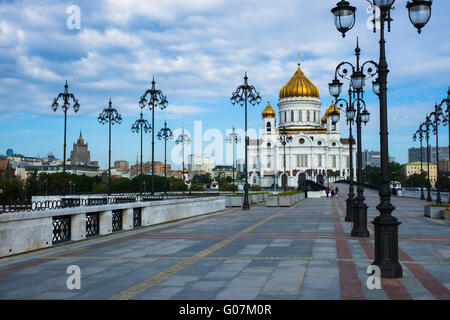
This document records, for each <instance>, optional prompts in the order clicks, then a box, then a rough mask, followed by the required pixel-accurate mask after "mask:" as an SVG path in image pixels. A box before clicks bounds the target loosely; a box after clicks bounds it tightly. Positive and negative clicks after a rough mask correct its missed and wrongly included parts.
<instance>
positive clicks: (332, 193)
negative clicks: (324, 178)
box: [331, 188, 334, 198]
mask: <svg viewBox="0 0 450 320" xmlns="http://www.w3.org/2000/svg"><path fill="white" fill-rule="evenodd" d="M331 197H332V198H334V189H333V188H331Z"/></svg>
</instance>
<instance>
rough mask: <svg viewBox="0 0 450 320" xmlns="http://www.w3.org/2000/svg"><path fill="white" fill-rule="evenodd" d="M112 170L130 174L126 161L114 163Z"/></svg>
mask: <svg viewBox="0 0 450 320" xmlns="http://www.w3.org/2000/svg"><path fill="white" fill-rule="evenodd" d="M114 169H116V170H118V171H122V172H123V173H128V172H130V164H129V163H128V161H124V160H118V161H114Z"/></svg>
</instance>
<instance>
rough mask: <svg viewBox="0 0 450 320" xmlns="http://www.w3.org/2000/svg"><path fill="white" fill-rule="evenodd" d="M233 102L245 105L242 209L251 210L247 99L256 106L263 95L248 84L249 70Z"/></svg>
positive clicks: (232, 98) (233, 97) (232, 97)
mask: <svg viewBox="0 0 450 320" xmlns="http://www.w3.org/2000/svg"><path fill="white" fill-rule="evenodd" d="M230 101H231V103H232V104H233V105H235V104H239V105H240V106H241V107H242V106H245V168H244V173H245V186H244V204H243V206H242V209H244V210H249V209H250V203H249V201H248V191H249V189H250V187H249V185H248V161H247V155H248V153H247V147H248V142H249V138H248V136H247V101H248V102H250V104H251V105H253V106H255V105H257V104H259V103H260V102H261V96H260V95H259V92H258V91H256V89H255V87H254V86H250V85H249V84H248V77H247V72H246V73H245V76H244V84H243V85H241V86H239V87H237V89H236V91H235V92H233V95H232V96H231V99H230Z"/></svg>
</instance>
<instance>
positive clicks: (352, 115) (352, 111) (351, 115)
mask: <svg viewBox="0 0 450 320" xmlns="http://www.w3.org/2000/svg"><path fill="white" fill-rule="evenodd" d="M346 113H347V119H348V120H350V121H352V120H353V119H355V109H353V108H351V109H350V108H349V109H347V111H346Z"/></svg>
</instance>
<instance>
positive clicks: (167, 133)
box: [158, 121, 173, 196]
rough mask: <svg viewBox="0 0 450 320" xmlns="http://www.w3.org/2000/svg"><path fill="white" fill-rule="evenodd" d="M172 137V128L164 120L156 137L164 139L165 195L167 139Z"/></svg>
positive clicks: (165, 193) (165, 188)
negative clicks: (162, 126)
mask: <svg viewBox="0 0 450 320" xmlns="http://www.w3.org/2000/svg"><path fill="white" fill-rule="evenodd" d="M172 138H173V133H172V130H171V129H169V128H168V127H167V122H165V121H164V128H162V129H161V130H159V132H158V139H159V140H161V139H164V195H165V196H167V140H170V139H172Z"/></svg>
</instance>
